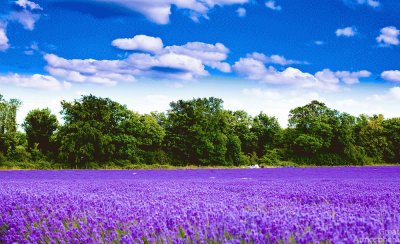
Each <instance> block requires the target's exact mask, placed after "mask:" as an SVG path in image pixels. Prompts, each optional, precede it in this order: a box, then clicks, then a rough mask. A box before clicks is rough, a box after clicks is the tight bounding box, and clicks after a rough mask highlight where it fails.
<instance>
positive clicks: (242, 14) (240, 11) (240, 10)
mask: <svg viewBox="0 0 400 244" xmlns="http://www.w3.org/2000/svg"><path fill="white" fill-rule="evenodd" d="M236 13H237V15H238V16H239V17H245V16H246V9H245V8H238V9H237V10H236Z"/></svg>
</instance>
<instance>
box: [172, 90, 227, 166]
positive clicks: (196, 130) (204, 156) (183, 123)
mask: <svg viewBox="0 0 400 244" xmlns="http://www.w3.org/2000/svg"><path fill="white" fill-rule="evenodd" d="M222 104H223V101H222V100H221V99H217V98H213V97H211V98H202V99H200V98H199V99H192V100H188V101H183V100H179V101H177V102H172V103H171V104H170V106H171V109H170V110H168V113H167V116H168V121H167V123H166V142H165V145H166V149H167V150H168V151H169V153H170V155H171V156H172V157H173V158H174V160H175V163H177V164H181V165H182V164H189V163H191V164H196V165H199V166H207V165H221V164H225V163H226V162H225V157H226V155H225V154H226V143H227V136H226V132H227V129H228V124H227V114H226V112H225V111H224V110H223V107H222Z"/></svg>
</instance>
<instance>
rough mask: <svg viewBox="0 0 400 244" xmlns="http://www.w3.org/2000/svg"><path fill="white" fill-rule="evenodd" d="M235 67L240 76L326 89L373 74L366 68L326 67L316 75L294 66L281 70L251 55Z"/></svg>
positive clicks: (281, 83) (280, 83)
mask: <svg viewBox="0 0 400 244" xmlns="http://www.w3.org/2000/svg"><path fill="white" fill-rule="evenodd" d="M233 69H234V70H235V72H236V73H237V74H239V75H240V76H243V77H246V78H248V79H251V80H258V81H260V82H261V83H266V84H273V85H289V86H295V87H302V88H319V89H326V90H337V89H338V88H339V85H340V83H344V84H348V85H351V84H355V83H358V82H360V81H359V79H361V78H366V77H369V76H370V75H371V73H370V72H368V71H366V70H362V71H358V72H349V71H337V72H333V71H331V70H329V69H324V70H322V71H319V72H317V73H315V74H314V75H313V74H310V73H307V72H303V71H301V70H299V69H296V68H293V67H288V68H286V69H284V70H283V71H279V70H277V69H276V68H274V67H272V66H270V67H266V66H265V65H264V63H263V62H262V61H260V60H257V59H254V58H251V57H247V58H241V59H240V60H239V61H237V62H236V63H235V64H234V65H233Z"/></svg>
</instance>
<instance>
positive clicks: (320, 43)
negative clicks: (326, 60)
mask: <svg viewBox="0 0 400 244" xmlns="http://www.w3.org/2000/svg"><path fill="white" fill-rule="evenodd" d="M314 44H315V45H317V46H322V45H324V44H325V42H323V41H314Z"/></svg>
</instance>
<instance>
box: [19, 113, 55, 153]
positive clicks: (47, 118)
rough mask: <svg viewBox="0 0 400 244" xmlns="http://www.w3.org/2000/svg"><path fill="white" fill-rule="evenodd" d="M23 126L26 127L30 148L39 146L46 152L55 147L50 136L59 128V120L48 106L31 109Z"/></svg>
mask: <svg viewBox="0 0 400 244" xmlns="http://www.w3.org/2000/svg"><path fill="white" fill-rule="evenodd" d="M22 127H23V128H24V129H25V132H26V136H27V140H28V148H29V149H30V150H32V149H34V148H35V147H37V148H38V149H39V150H40V152H42V153H43V154H46V153H48V152H49V151H51V150H52V149H53V144H52V142H51V140H50V138H51V137H52V136H53V133H54V132H55V131H56V130H57V128H58V121H57V117H56V116H55V115H54V114H51V112H50V110H49V109H48V108H45V109H35V110H32V111H30V112H29V113H28V115H27V116H26V118H25V121H24V123H23V124H22Z"/></svg>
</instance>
